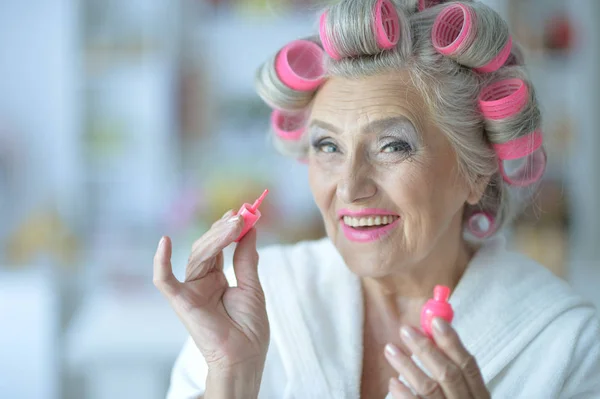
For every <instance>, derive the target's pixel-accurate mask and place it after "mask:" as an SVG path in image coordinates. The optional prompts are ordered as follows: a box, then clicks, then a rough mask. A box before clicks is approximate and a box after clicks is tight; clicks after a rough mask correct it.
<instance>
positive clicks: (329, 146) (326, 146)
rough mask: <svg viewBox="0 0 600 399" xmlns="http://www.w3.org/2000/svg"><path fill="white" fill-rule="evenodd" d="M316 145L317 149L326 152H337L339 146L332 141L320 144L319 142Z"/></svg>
mask: <svg viewBox="0 0 600 399" xmlns="http://www.w3.org/2000/svg"><path fill="white" fill-rule="evenodd" d="M316 147H317V151H320V152H326V153H332V152H337V146H336V145H335V144H333V143H330V142H323V143H319V144H317V146H316Z"/></svg>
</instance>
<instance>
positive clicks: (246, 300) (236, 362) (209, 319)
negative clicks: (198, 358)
mask: <svg viewBox="0 0 600 399" xmlns="http://www.w3.org/2000/svg"><path fill="white" fill-rule="evenodd" d="M243 225H244V221H243V219H242V218H241V217H239V216H234V215H233V211H229V212H228V213H226V214H225V215H224V216H223V218H221V219H220V220H218V221H217V222H215V223H214V224H213V225H212V227H211V228H210V230H208V231H207V232H206V233H205V234H204V235H203V236H202V237H201V238H200V239H198V240H197V241H196V242H195V243H194V245H193V246H192V253H191V255H190V257H189V260H188V265H187V268H186V273H185V281H184V282H180V281H178V280H177V279H176V278H175V276H174V275H173V271H172V267H171V251H172V246H171V240H170V239H169V238H168V237H163V238H162V239H161V241H160V243H159V245H158V249H157V251H156V255H155V257H154V284H155V285H156V287H157V288H158V289H159V290H160V291H161V292H162V293H163V295H165V296H166V297H167V299H168V300H169V303H170V304H171V307H172V308H173V309H174V310H175V312H176V313H177V315H178V316H179V319H180V320H181V321H182V322H183V324H184V325H185V327H186V329H187V331H188V332H189V334H190V335H191V337H192V339H193V340H194V342H195V343H196V346H197V347H198V348H199V349H200V352H201V353H202V355H203V356H204V359H205V360H206V362H207V364H208V367H209V370H211V371H215V370H216V371H227V370H240V369H244V368H249V369H252V368H254V369H256V368H257V367H260V368H261V370H262V367H263V366H264V361H265V358H266V353H267V349H268V345H269V321H268V319H267V312H266V307H265V297H264V293H263V290H262V286H261V284H260V281H259V278H258V271H257V267H258V253H257V251H256V231H255V230H254V229H251V230H250V231H249V232H248V233H247V234H246V235H245V236H244V238H243V239H242V240H241V241H240V243H239V244H238V246H237V248H236V249H235V253H234V256H233V266H234V271H235V276H236V280H237V284H238V285H237V287H230V286H229V284H228V282H227V280H226V278H225V274H224V273H223V249H224V248H225V247H226V246H228V245H229V244H231V243H232V242H234V240H235V239H236V238H237V237H238V236H239V234H240V233H241V231H242V228H243ZM254 371H256V370H254Z"/></svg>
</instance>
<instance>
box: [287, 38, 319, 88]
mask: <svg viewBox="0 0 600 399" xmlns="http://www.w3.org/2000/svg"><path fill="white" fill-rule="evenodd" d="M275 71H276V72H277V76H278V77H279V79H280V80H281V82H282V83H283V84H285V85H286V86H287V87H289V88H290V89H292V90H297V91H314V90H316V89H317V88H318V87H319V86H320V85H321V83H323V81H324V75H325V67H324V65H323V49H322V48H321V47H319V45H317V44H316V43H314V42H311V41H308V40H295V41H293V42H291V43H289V44H288V45H287V46H285V47H284V48H282V49H281V51H279V53H278V54H277V56H276V57H275Z"/></svg>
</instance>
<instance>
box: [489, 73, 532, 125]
mask: <svg viewBox="0 0 600 399" xmlns="http://www.w3.org/2000/svg"><path fill="white" fill-rule="evenodd" d="M528 98H529V90H528V89H527V85H526V84H525V82H524V81H523V80H522V79H517V78H513V79H504V80H500V81H498V82H494V83H492V84H491V85H489V86H486V87H485V88H484V89H483V90H482V91H481V94H480V95H479V108H480V109H481V112H482V113H483V116H485V117H486V118H488V119H493V120H498V119H504V118H508V117H511V116H513V115H516V114H518V113H519V112H521V111H522V110H523V108H525V105H526V104H527V100H528Z"/></svg>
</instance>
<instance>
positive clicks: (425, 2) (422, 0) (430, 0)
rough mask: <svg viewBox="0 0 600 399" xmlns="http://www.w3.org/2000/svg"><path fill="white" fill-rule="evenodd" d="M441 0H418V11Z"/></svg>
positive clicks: (435, 4)
mask: <svg viewBox="0 0 600 399" xmlns="http://www.w3.org/2000/svg"><path fill="white" fill-rule="evenodd" d="M441 2H442V0H419V11H423V10H425V9H426V8H429V7H433V6H437V5H438V4H440V3H441Z"/></svg>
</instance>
